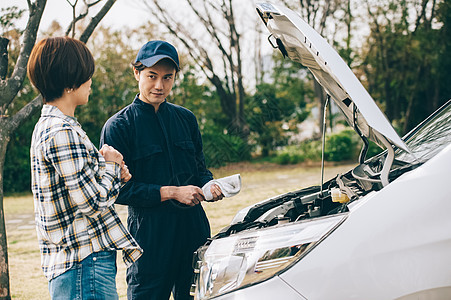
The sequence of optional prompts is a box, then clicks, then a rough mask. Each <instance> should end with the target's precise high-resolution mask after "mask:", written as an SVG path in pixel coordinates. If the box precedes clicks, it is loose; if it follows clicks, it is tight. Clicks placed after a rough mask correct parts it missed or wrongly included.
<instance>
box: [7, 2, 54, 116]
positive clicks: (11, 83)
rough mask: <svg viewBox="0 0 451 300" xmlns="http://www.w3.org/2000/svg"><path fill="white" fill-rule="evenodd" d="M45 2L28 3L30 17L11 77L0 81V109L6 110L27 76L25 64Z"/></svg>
mask: <svg viewBox="0 0 451 300" xmlns="http://www.w3.org/2000/svg"><path fill="white" fill-rule="evenodd" d="M46 3H47V1H46V0H36V2H35V3H31V2H30V1H28V8H29V11H30V16H29V18H28V22H27V26H26V28H25V31H24V34H23V43H22V45H23V46H22V47H21V50H20V53H19V57H18V59H17V62H16V65H15V67H14V70H13V73H12V75H11V77H10V78H9V79H7V80H1V81H0V95H1V96H0V107H1V108H4V109H6V108H7V107H8V106H9V105H10V104H11V102H12V101H13V100H14V97H15V96H16V95H17V93H18V92H19V90H20V88H21V86H22V83H23V81H24V79H25V76H26V75H27V63H28V58H29V56H30V53H31V50H32V49H33V46H34V44H35V42H36V36H37V32H38V28H39V24H40V22H41V17H42V13H43V12H44V8H45V5H46Z"/></svg>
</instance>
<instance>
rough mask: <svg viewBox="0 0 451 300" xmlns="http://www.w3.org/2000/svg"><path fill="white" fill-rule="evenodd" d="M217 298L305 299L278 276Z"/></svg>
mask: <svg viewBox="0 0 451 300" xmlns="http://www.w3.org/2000/svg"><path fill="white" fill-rule="evenodd" d="M215 299H217V300H249V299H259V300H265V299H268V300H274V299H280V300H307V298H305V297H303V296H302V295H301V294H299V293H298V292H297V291H295V290H294V289H293V288H291V287H290V286H289V285H288V284H287V283H286V282H285V281H283V280H282V279H280V277H278V276H275V277H273V278H271V279H269V280H266V281H265V282H263V283H261V285H255V286H250V287H248V288H245V289H241V290H237V291H235V292H233V293H229V294H225V295H223V296H219V297H216V298H215Z"/></svg>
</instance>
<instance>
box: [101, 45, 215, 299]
mask: <svg viewBox="0 0 451 300" xmlns="http://www.w3.org/2000/svg"><path fill="white" fill-rule="evenodd" d="M132 65H133V72H134V76H135V79H136V80H137V81H138V86H139V94H138V95H137V96H136V97H135V99H134V101H133V103H131V104H130V105H128V106H127V107H125V108H124V109H122V110H121V111H119V112H118V113H117V114H115V115H114V116H113V117H111V118H110V119H109V120H108V121H107V122H106V124H105V126H104V128H103V130H102V136H101V142H100V143H101V144H108V145H111V146H113V147H115V148H116V149H118V150H119V151H120V152H121V153H122V154H123V156H124V161H125V163H126V164H127V165H128V166H129V168H130V173H131V174H132V175H133V177H132V179H131V180H130V181H129V182H127V184H126V185H124V186H123V187H122V188H121V192H120V194H119V197H118V199H117V200H116V203H119V204H125V205H128V207H129V209H128V211H129V217H128V227H129V230H130V233H131V234H132V235H133V237H134V238H135V239H136V240H137V241H138V243H139V244H140V246H141V247H142V248H143V249H144V254H143V256H142V258H140V260H139V261H137V262H136V263H135V264H133V265H132V266H130V267H129V268H128V269H127V283H128V289H127V295H128V298H129V299H146V300H147V299H158V300H161V299H168V298H169V296H170V293H171V290H172V292H173V296H174V298H175V299H176V300H180V299H190V296H189V288H190V284H191V277H192V272H193V270H192V265H191V264H192V255H193V252H194V251H195V250H196V249H197V248H198V247H199V246H200V245H202V244H203V243H205V241H206V240H207V238H208V237H209V236H210V225H209V223H208V220H207V217H206V215H205V212H204V210H203V208H202V206H201V204H200V202H201V201H202V200H204V195H203V192H202V189H201V188H200V187H202V186H203V185H204V184H205V183H207V182H208V181H210V180H211V179H212V174H211V173H210V171H208V170H207V169H206V167H205V160H204V155H203V150H202V140H201V135H200V132H199V128H198V124H197V120H196V118H195V116H194V115H193V113H192V112H191V111H189V110H187V109H186V108H183V107H181V106H178V105H175V104H172V103H169V102H167V101H166V97H167V96H168V95H169V93H170V92H171V90H172V86H173V84H174V79H175V76H176V73H177V72H178V71H179V69H180V67H179V58H178V54H177V51H176V49H175V48H174V47H173V46H172V45H171V44H169V43H167V42H164V41H150V42H148V43H146V44H145V45H144V46H143V47H142V48H141V49H140V50H139V52H138V55H137V57H136V59H135V62H134V63H133V64H132ZM211 192H212V195H213V201H216V200H220V199H222V197H223V194H222V192H221V190H220V188H219V187H218V186H217V185H213V186H212V187H211Z"/></svg>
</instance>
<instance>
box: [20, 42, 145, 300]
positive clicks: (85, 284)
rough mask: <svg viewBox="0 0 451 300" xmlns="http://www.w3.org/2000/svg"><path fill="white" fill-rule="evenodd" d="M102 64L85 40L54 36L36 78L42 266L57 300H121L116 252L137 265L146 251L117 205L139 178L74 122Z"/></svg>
mask: <svg viewBox="0 0 451 300" xmlns="http://www.w3.org/2000/svg"><path fill="white" fill-rule="evenodd" d="M93 73H94V59H93V57H92V54H91V52H90V51H89V49H88V48H87V47H86V46H85V45H84V44H83V43H82V42H80V41H78V40H75V39H72V38H69V37H55V38H46V39H43V40H41V41H40V42H38V43H37V44H36V45H35V47H34V48H33V50H32V52H31V55H30V58H29V61H28V76H29V78H30V80H31V82H32V84H33V85H34V86H35V87H36V88H37V89H38V90H39V92H40V93H41V95H42V98H43V102H44V105H43V108H42V112H41V117H40V119H39V121H38V122H37V124H36V126H35V128H34V131H33V137H32V142H31V148H30V157H31V171H32V192H33V198H34V205H35V218H36V230H37V235H38V240H39V246H40V250H41V264H42V269H43V271H44V274H45V276H46V278H47V279H48V280H49V291H50V295H51V297H52V299H94V298H95V299H98V298H101V299H117V298H118V295H117V291H116V280H115V277H116V250H118V249H121V250H124V251H123V252H124V261H125V263H126V264H127V265H131V264H132V263H133V262H134V261H136V260H137V259H138V258H139V257H140V256H141V254H142V249H141V248H140V247H139V245H138V244H137V243H136V241H135V240H134V239H133V237H132V236H131V235H130V234H129V232H128V231H127V230H126V228H125V227H124V225H123V224H122V223H121V221H120V219H119V217H118V215H117V213H116V211H115V209H114V206H113V203H114V201H115V199H116V197H117V195H118V193H119V189H120V186H121V178H122V182H126V181H128V180H129V179H130V178H131V175H130V173H129V172H128V169H127V167H126V166H125V164H124V162H123V159H122V155H121V154H120V153H119V152H118V151H117V150H115V149H114V148H113V147H110V146H108V145H104V146H103V147H102V149H100V151H98V150H97V149H96V147H95V146H94V145H93V144H92V143H91V141H90V140H89V138H88V137H87V135H86V133H85V132H84V131H83V130H82V128H81V126H80V124H79V123H78V122H77V119H76V118H75V116H74V113H75V108H76V107H77V106H79V105H83V104H86V103H87V102H88V98H89V93H90V90H91V77H92V74H93Z"/></svg>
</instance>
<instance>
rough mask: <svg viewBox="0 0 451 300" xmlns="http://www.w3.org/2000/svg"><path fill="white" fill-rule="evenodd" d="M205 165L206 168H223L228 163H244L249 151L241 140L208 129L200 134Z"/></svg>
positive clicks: (249, 155) (219, 131)
mask: <svg viewBox="0 0 451 300" xmlns="http://www.w3.org/2000/svg"><path fill="white" fill-rule="evenodd" d="M202 140H203V144H204V155H205V163H206V165H207V167H208V168H215V167H220V166H224V165H225V164H226V163H229V162H239V161H246V160H249V159H250V158H251V149H250V147H249V146H248V145H247V144H246V142H244V141H243V140H242V139H241V138H239V137H237V136H233V135H229V134H226V133H224V132H222V131H221V130H218V129H215V128H213V127H209V128H208V129H207V130H205V131H204V132H203V134H202Z"/></svg>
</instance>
